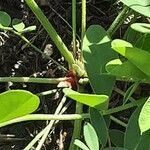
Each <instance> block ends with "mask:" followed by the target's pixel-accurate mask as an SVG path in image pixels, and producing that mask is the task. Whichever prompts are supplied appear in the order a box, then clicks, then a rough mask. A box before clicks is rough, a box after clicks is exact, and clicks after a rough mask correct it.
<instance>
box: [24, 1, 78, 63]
mask: <svg viewBox="0 0 150 150" xmlns="http://www.w3.org/2000/svg"><path fill="white" fill-rule="evenodd" d="M25 1H26V3H27V5H28V6H29V7H30V9H31V10H32V11H33V13H34V14H35V15H36V17H37V19H38V20H39V21H40V23H41V24H42V26H43V27H44V29H45V30H46V31H47V33H48V34H49V36H50V37H51V39H52V40H53V42H54V43H55V45H56V46H57V48H58V49H59V51H60V52H61V54H62V55H63V56H64V57H65V59H66V61H68V63H69V64H70V65H72V64H74V62H75V60H74V58H73V55H72V53H71V52H70V51H69V50H68V48H67V47H66V45H65V44H64V43H63V41H62V39H61V38H60V36H59V35H58V34H57V32H56V30H55V29H54V28H53V26H52V24H51V23H50V22H49V20H48V19H47V18H46V16H45V15H44V13H43V12H42V10H41V9H40V8H39V7H38V5H37V4H36V3H35V1H34V0H25Z"/></svg>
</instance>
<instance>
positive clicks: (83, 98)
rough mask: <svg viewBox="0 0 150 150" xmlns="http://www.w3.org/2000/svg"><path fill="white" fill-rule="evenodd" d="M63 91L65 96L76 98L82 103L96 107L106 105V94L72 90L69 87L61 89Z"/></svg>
mask: <svg viewBox="0 0 150 150" xmlns="http://www.w3.org/2000/svg"><path fill="white" fill-rule="evenodd" d="M63 92H64V93H65V95H66V96H67V97H70V98H72V99H73V100H76V101H77V102H80V103H82V104H85V105H88V106H90V107H94V108H97V109H99V110H100V109H107V107H108V96H106V95H96V94H85V93H79V92H76V91H73V90H71V89H69V88H65V89H63Z"/></svg>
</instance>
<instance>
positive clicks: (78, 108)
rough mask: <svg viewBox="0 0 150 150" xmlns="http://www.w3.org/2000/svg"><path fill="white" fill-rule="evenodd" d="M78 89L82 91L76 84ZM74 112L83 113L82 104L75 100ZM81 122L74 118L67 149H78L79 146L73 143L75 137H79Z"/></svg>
mask: <svg viewBox="0 0 150 150" xmlns="http://www.w3.org/2000/svg"><path fill="white" fill-rule="evenodd" d="M78 91H80V92H82V91H84V87H83V86H80V85H79V86H78ZM75 113H76V114H82V113H83V104H81V103H79V102H76V112H75ZM81 124H82V120H75V122H74V128H73V135H72V138H71V142H70V146H69V150H78V149H79V148H78V147H77V146H76V145H75V144H74V141H75V139H80V135H81Z"/></svg>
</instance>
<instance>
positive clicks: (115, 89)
mask: <svg viewBox="0 0 150 150" xmlns="http://www.w3.org/2000/svg"><path fill="white" fill-rule="evenodd" d="M114 91H116V92H117V93H119V94H120V95H122V96H124V95H125V92H124V91H122V90H120V89H119V88H117V87H114ZM129 100H130V101H131V102H135V101H136V100H135V99H134V98H132V97H131V96H130V97H129Z"/></svg>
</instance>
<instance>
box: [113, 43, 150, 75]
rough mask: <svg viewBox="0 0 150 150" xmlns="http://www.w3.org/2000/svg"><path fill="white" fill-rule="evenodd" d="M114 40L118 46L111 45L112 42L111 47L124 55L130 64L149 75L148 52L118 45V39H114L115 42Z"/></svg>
mask: <svg viewBox="0 0 150 150" xmlns="http://www.w3.org/2000/svg"><path fill="white" fill-rule="evenodd" d="M116 42H118V47H117V44H116V46H113V44H112V48H113V49H114V50H115V51H116V52H118V53H120V54H121V55H122V56H124V57H126V58H127V59H128V60H129V61H130V62H131V63H132V64H134V65H135V66H136V67H137V68H139V69H140V70H141V71H142V72H144V73H145V74H146V75H148V76H149V77H150V69H149V66H150V61H149V60H150V53H149V52H147V51H144V50H141V49H138V48H135V47H125V46H122V47H120V46H119V41H115V43H116ZM112 43H113V42H112Z"/></svg>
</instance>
